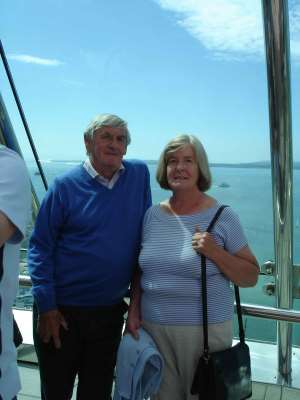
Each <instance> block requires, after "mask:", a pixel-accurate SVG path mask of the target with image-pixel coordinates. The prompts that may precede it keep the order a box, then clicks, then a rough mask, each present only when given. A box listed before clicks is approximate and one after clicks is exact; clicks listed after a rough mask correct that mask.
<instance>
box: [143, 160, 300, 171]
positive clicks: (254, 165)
mask: <svg viewBox="0 0 300 400" xmlns="http://www.w3.org/2000/svg"><path fill="white" fill-rule="evenodd" d="M145 161H146V162H147V163H148V164H156V163H157V161H156V160H145ZM209 165H210V166H211V167H222V168H263V169H268V168H271V162H270V161H256V162H247V163H236V164H234V163H232V164H229V163H209ZM294 169H300V161H295V162H294Z"/></svg>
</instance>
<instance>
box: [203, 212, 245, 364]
mask: <svg viewBox="0 0 300 400" xmlns="http://www.w3.org/2000/svg"><path fill="white" fill-rule="evenodd" d="M225 207H228V206H225V205H223V206H221V207H219V209H218V210H217V212H216V214H215V216H214V217H213V219H212V220H211V222H210V224H209V226H208V228H207V230H206V231H207V232H208V233H210V232H211V231H212V229H213V227H214V225H215V223H216V222H217V220H218V218H219V216H220V215H221V213H222V211H223V210H224V208H225ZM201 288H202V314H203V338H204V351H203V354H204V357H208V354H209V347H208V319H207V286H206V257H205V256H204V255H203V254H201ZM234 292H235V299H236V305H237V315H238V321H239V336H240V341H241V342H245V332H244V327H243V320H242V311H241V303H240V294H239V288H238V286H236V285H234Z"/></svg>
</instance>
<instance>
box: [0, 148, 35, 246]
mask: <svg viewBox="0 0 300 400" xmlns="http://www.w3.org/2000/svg"><path fill="white" fill-rule="evenodd" d="M0 188H1V191H0V247H2V246H3V245H4V244H5V243H6V242H9V243H10V244H17V243H20V242H21V241H22V240H23V239H24V235H25V231H26V225H27V222H28V219H29V211H30V205H31V193H30V181H29V175H28V172H27V169H26V165H25V163H24V161H23V160H22V158H21V157H20V156H19V155H18V154H17V153H15V152H14V151H12V150H9V149H7V148H0Z"/></svg>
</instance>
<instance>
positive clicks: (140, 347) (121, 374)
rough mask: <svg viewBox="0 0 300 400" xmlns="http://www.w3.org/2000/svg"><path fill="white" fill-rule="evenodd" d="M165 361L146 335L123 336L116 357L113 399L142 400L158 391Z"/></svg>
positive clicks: (141, 332) (145, 333)
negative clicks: (137, 336) (135, 336)
mask: <svg viewBox="0 0 300 400" xmlns="http://www.w3.org/2000/svg"><path fill="white" fill-rule="evenodd" d="M163 365H164V361H163V358H162V356H161V354H160V353H159V351H158V350H157V347H156V345H155V343H154V341H153V339H152V338H151V336H149V334H148V333H147V332H146V331H145V330H144V329H142V328H141V329H139V339H138V340H136V339H134V338H133V337H132V336H131V335H130V334H126V335H124V336H123V338H122V340H121V343H120V346H119V350H118V356H117V366H116V375H117V376H116V386H115V392H114V400H143V399H148V398H149V397H150V396H151V395H153V394H154V393H157V391H158V389H159V385H160V382H161V377H162V369H163Z"/></svg>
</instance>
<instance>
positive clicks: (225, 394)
mask: <svg viewBox="0 0 300 400" xmlns="http://www.w3.org/2000/svg"><path fill="white" fill-rule="evenodd" d="M225 207H226V206H221V207H220V208H219V209H218V211H217V212H216V214H215V216H214V218H213V219H212V221H211V223H210V225H209V227H208V228H207V232H211V230H212V228H213V226H214V224H215V222H216V221H217V219H218V217H219V216H220V214H221V212H222V211H223V209H224V208H225ZM201 266H202V272H201V277H202V279H201V281H202V282H201V284H202V308H203V336H204V337H203V339H204V351H203V354H202V356H201V357H200V359H199V362H198V366H197V369H196V372H195V375H194V379H193V384H192V388H191V394H199V399H209V400H243V399H248V398H249V397H251V395H252V382H251V366H250V352H249V347H248V346H247V344H246V343H245V332H244V328H243V320H242V312H241V304H240V295H239V288H238V287H237V286H236V285H234V291H235V298H236V306H237V315H238V322H239V336H240V341H239V343H237V344H236V345H235V346H233V347H230V348H229V349H226V350H222V351H217V352H214V353H210V352H209V347H208V321H207V288H206V258H205V256H204V255H202V254H201Z"/></svg>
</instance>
